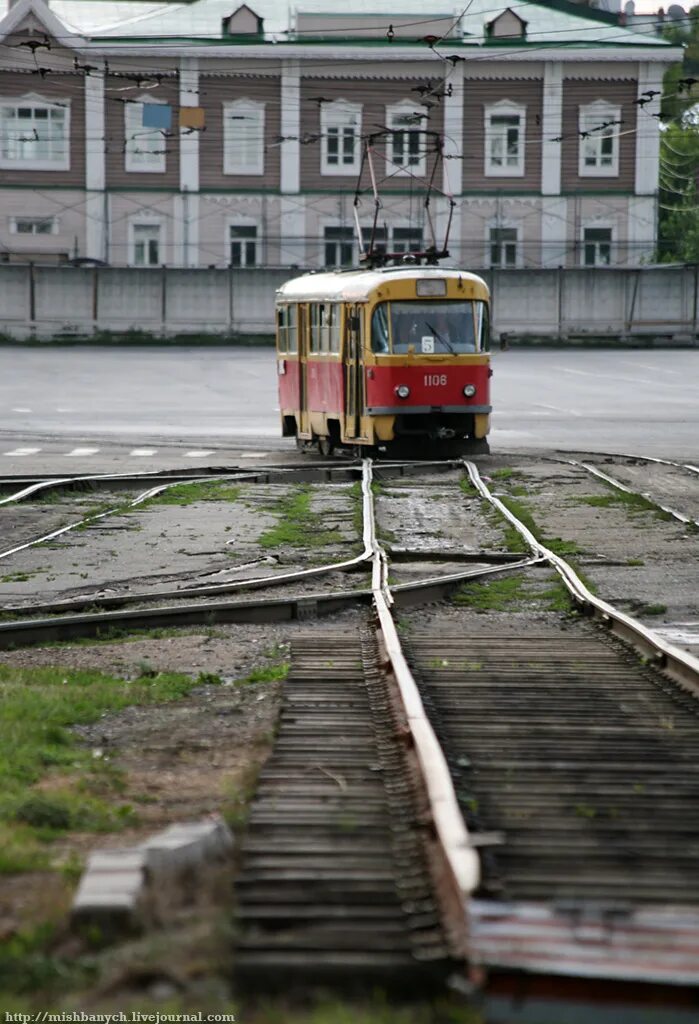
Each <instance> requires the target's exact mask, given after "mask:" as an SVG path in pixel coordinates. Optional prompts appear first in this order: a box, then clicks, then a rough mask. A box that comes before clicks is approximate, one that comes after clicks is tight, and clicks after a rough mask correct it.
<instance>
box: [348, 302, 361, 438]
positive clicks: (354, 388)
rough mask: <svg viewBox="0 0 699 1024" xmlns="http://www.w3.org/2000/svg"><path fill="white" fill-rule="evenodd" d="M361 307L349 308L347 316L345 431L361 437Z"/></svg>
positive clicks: (352, 435)
mask: <svg viewBox="0 0 699 1024" xmlns="http://www.w3.org/2000/svg"><path fill="white" fill-rule="evenodd" d="M362 382H363V376H362V317H361V307H359V306H349V307H348V308H347V312H346V315H345V429H346V431H347V437H348V438H354V437H359V436H360V433H361V420H360V416H361V413H362V407H363V401H364V397H363V388H362Z"/></svg>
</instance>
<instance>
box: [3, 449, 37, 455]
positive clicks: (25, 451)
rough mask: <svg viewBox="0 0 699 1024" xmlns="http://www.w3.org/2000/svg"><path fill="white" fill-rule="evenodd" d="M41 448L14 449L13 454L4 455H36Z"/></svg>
mask: <svg viewBox="0 0 699 1024" xmlns="http://www.w3.org/2000/svg"><path fill="white" fill-rule="evenodd" d="M40 451H41V448H13V449H12V451H11V452H3V455H18V456H19V455H36V453H37V452H40Z"/></svg>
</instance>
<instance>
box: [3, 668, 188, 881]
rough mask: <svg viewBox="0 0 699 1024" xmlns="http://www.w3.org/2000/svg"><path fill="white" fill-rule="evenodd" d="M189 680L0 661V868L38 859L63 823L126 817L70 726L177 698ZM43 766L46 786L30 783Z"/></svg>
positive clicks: (115, 823) (89, 827)
mask: <svg viewBox="0 0 699 1024" xmlns="http://www.w3.org/2000/svg"><path fill="white" fill-rule="evenodd" d="M195 685H196V683H195V681H194V680H193V679H191V678H190V677H189V676H185V675H178V674H175V673H160V674H155V675H153V676H140V677H139V678H138V679H135V680H131V681H128V680H124V679H118V678H115V677H113V676H108V675H105V674H102V673H100V672H93V671H68V670H64V669H55V668H32V669H21V668H15V667H11V666H7V665H0V700H1V701H2V708H3V713H2V716H1V717H0V794H1V795H0V849H2V854H0V870H2V871H5V872H7V871H26V870H31V869H35V868H37V867H38V866H46V863H45V857H44V856H43V855H42V849H41V844H42V843H46V842H49V841H51V840H52V839H53V838H55V837H56V836H57V835H59V834H60V833H61V832H65V831H66V830H70V829H80V830H86V831H100V832H101V831H111V830H115V829H120V828H122V827H124V826H125V825H127V824H131V823H132V822H133V821H134V819H135V812H134V809H133V807H132V806H131V805H129V804H124V803H120V802H119V800H118V799H116V800H115V799H114V796H115V792H114V791H115V789H117V790H118V782H119V780H118V778H117V777H116V776H115V777H112V776H111V775H110V773H109V770H108V769H105V766H104V765H103V764H102V763H101V762H99V761H97V762H96V761H95V758H94V755H93V752H92V751H91V750H90V749H88V748H87V747H86V746H84V745H83V744H81V743H80V742H79V740H78V738H77V737H76V736H75V735H74V734H73V732H72V731H71V728H70V727H71V726H74V725H80V724H88V723H90V722H94V721H95V720H96V719H98V718H99V717H100V716H101V715H102V714H104V713H105V712H108V711H118V710H120V709H122V708H124V707H127V706H129V705H132V704H150V703H161V702H166V701H171V700H177V699H179V698H181V697H184V696H185V695H186V694H187V693H189V691H190V690H191V689H192V688H193V687H194V686H195ZM49 771H51V772H52V785H51V789H50V790H46V789H37V788H36V784H37V783H39V782H40V781H42V780H43V779H44V778H45V776H46V774H47V772H49ZM68 773H69V774H68ZM61 775H64V779H65V781H63V780H62V779H61ZM97 780H98V781H99V784H100V785H99V786H97V787H92V789H93V792H92V793H91V792H90V789H91V786H90V783H91V782H94V781H97ZM112 783H113V784H114V785H112ZM99 788H101V789H102V790H103V791H104V790H105V789H106V790H108V797H109V799H108V801H105V800H103V799H101V798H100V797H99V796H97V795H93V794H94V791H95V790H96V789H99Z"/></svg>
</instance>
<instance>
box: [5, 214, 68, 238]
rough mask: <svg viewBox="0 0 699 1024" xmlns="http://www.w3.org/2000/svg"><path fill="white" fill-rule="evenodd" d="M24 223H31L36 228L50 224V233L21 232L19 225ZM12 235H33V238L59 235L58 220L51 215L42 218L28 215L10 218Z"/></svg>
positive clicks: (36, 215) (37, 215)
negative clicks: (39, 225)
mask: <svg viewBox="0 0 699 1024" xmlns="http://www.w3.org/2000/svg"><path fill="white" fill-rule="evenodd" d="M22 222H26V223H31V224H32V225H33V226H34V227H35V226H36V225H37V224H40V223H41V224H50V225H51V230H50V231H33V230H32V231H20V230H19V225H20V224H21V223H22ZM10 234H11V235H31V236H32V238H37V237H39V238H40V237H41V236H42V235H57V234H58V218H57V217H52V216H51V215H50V214H49V215H47V216H46V217H42V216H40V215H39V214H31V215H29V214H27V215H26V216H23V215H22V214H20V215H19V216H15V217H10Z"/></svg>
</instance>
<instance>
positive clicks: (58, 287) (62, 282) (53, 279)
mask: <svg viewBox="0 0 699 1024" xmlns="http://www.w3.org/2000/svg"><path fill="white" fill-rule="evenodd" d="M33 273H34V302H35V308H34V319H35V320H36V322H37V323H41V324H46V325H49V324H52V325H53V328H54V330H56V331H58V332H60V333H63V334H81V333H84V332H85V331H88V332H89V331H91V330H92V324H93V321H94V312H93V310H94V295H93V274H92V270H89V269H85V268H82V267H35V268H33Z"/></svg>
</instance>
